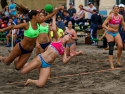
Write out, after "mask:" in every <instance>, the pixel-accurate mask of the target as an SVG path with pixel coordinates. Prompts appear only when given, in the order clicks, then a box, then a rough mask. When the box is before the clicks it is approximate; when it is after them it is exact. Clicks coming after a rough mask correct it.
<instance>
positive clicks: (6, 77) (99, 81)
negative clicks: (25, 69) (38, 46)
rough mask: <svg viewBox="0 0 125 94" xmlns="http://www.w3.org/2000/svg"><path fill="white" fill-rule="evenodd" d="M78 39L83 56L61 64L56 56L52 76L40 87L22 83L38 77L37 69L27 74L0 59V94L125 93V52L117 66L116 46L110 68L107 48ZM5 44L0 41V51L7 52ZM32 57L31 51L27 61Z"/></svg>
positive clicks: (0, 52) (4, 53) (5, 54)
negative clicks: (111, 67)
mask: <svg viewBox="0 0 125 94" xmlns="http://www.w3.org/2000/svg"><path fill="white" fill-rule="evenodd" d="M83 42H84V41H83V39H82V38H80V39H79V40H78V45H77V49H81V50H82V51H83V52H84V55H83V56H76V57H74V58H73V59H72V60H71V61H70V62H69V63H68V64H63V62H62V59H61V58H60V57H59V58H57V59H56V61H55V62H54V63H53V65H52V73H51V79H50V80H48V81H47V83H46V85H45V86H44V87H43V88H38V87H36V86H35V85H28V86H27V87H24V83H25V81H26V80H27V79H28V78H31V79H38V71H37V70H33V71H31V72H30V73H28V74H26V75H22V74H21V73H20V71H17V70H15V69H14V64H13V63H12V64H11V65H9V66H7V65H5V64H4V63H2V62H1V63H0V94H125V58H124V55H125V52H124V51H123V53H122V57H121V63H122V67H118V66H117V64H116V62H115V60H116V53H117V50H115V51H114V65H115V69H114V70H111V69H110V66H109V62H108V58H107V57H108V50H105V51H103V50H102V48H97V47H96V46H91V45H85V44H84V43H83ZM8 49H10V48H7V47H5V44H3V43H2V42H1V43H0V55H4V56H7V55H9V52H8ZM34 57H35V53H34V52H33V53H32V55H31V57H30V59H29V61H30V60H32V59H33V58H34Z"/></svg>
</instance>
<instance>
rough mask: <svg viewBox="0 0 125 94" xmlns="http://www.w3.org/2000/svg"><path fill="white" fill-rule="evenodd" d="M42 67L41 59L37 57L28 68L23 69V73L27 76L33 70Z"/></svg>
mask: <svg viewBox="0 0 125 94" xmlns="http://www.w3.org/2000/svg"><path fill="white" fill-rule="evenodd" d="M41 65H42V62H41V60H40V58H39V57H38V56H37V57H36V58H34V59H33V60H32V61H31V62H30V63H28V65H27V66H24V67H23V69H22V71H21V73H22V74H26V73H28V72H30V71H32V70H33V69H36V68H38V67H40V66H41Z"/></svg>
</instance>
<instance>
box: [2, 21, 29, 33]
mask: <svg viewBox="0 0 125 94" xmlns="http://www.w3.org/2000/svg"><path fill="white" fill-rule="evenodd" d="M26 25H27V23H22V24H19V25H11V26H8V27H6V28H3V29H0V32H4V31H7V30H12V29H19V28H24V29H25V27H26Z"/></svg>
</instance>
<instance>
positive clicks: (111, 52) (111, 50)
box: [108, 42, 114, 55]
mask: <svg viewBox="0 0 125 94" xmlns="http://www.w3.org/2000/svg"><path fill="white" fill-rule="evenodd" d="M108 44H109V55H113V50H114V42H109V43H108Z"/></svg>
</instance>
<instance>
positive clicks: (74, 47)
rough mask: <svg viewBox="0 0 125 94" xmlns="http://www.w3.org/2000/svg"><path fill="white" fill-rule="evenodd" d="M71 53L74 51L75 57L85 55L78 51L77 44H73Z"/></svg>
mask: <svg viewBox="0 0 125 94" xmlns="http://www.w3.org/2000/svg"><path fill="white" fill-rule="evenodd" d="M71 51H74V52H75V55H80V54H81V55H83V52H82V51H76V44H72V45H71V47H70V52H71Z"/></svg>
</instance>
